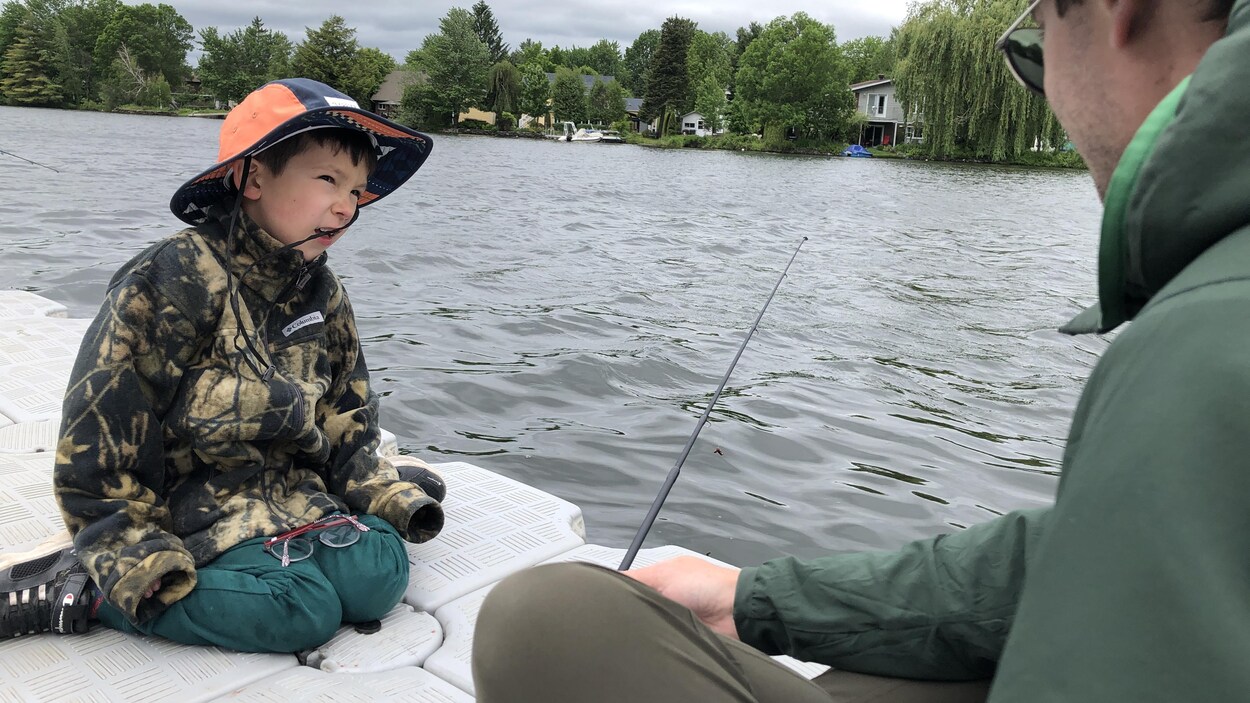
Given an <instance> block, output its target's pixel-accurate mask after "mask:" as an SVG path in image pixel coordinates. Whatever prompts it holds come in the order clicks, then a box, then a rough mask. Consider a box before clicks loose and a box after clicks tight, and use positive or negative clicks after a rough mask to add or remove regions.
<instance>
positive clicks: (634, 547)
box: [617, 237, 807, 571]
mask: <svg viewBox="0 0 1250 703" xmlns="http://www.w3.org/2000/svg"><path fill="white" fill-rule="evenodd" d="M806 241H807V237H803V239H802V240H800V241H799V245H798V246H797V247H795V248H794V253H793V254H791V255H790V261H789V263H787V264H786V267H785V269H783V270H782V271H781V277H780V278H778V279H777V285H775V286H773V292H772V293H769V294H768V300H765V301H764V307H762V308H760V314H759V315H756V316H755V324H753V325H751V329H750V331H748V332H747V336H746V337H744V338H743V340H742V346H740V347H738V353H737V354H734V359H733V361H731V362H729V368H728V369H727V370H726V371H725V377H724V378H722V379H721V382H720V386H719V387H717V389H716V392H715V393H713V394H712V400H711V401H709V402H708V404H707V408H705V409H704V410H703V416H702V417H700V418H699V423H698V424H697V425H695V426H694V432H693V433H691V435H690V439H688V440H686V448H685V449H682V450H681V456H680V457H678V458H677V463H676V464H674V465H673V468H671V469H669V472H668V478H666V479H664V485H663V486H661V487H660V492H659V494H658V495H656V497H655V500H654V501H652V502H651V509H650V510H649V511H647V517H646V518H645V519H644V520H643V521H642V525H640V526H639V527H638V534H636V535H634V542H633V544H631V545H629V550H628V551H626V552H625V558H624V559H623V560H622V561H621V565H620V567H619V568H618V569H617V570H618V571H624V570H626V569H628V568H629V567H630V566H632V565H633V563H634V557H635V556H637V555H638V549H639V548H640V547H642V542H643V540H645V539H646V538H647V533H648V532H650V531H651V525H652V523H654V522H655V518H656V516H657V515H659V514H660V507H661V506H663V505H664V501H665V500H666V499H667V498H668V493H669V491H671V490H673V484H674V483H676V482H677V475H678V474H680V473H681V465H682V464H684V463H686V457H687V456H689V455H690V449H691V448H692V447H693V446H694V441H695V440H696V439H697V438H698V437H699V431H700V430H702V429H703V425H704V424H706V423H707V418H708V416H709V415H711V414H712V408H713V407H715V406H716V401H717V400H719V399H720V394H721V391H723V390H725V384H726V383H729V375H730V374H732V373H733V372H734V367H735V366H737V365H738V359H739V358H741V357H742V352H743V351H744V350H746V348H747V342H749V341H751V335H753V334H755V329H756V328H757V327H759V326H760V320H761V319H763V318H764V311H765V310H767V309H768V304H769V303H771V302H773V296H774V295H777V289H778V288H780V287H781V282H782V281H784V280H785V278H786V273H787V272H789V270H790V264H793V263H794V257H796V256H798V255H799V249H802V248H803V242H806Z"/></svg>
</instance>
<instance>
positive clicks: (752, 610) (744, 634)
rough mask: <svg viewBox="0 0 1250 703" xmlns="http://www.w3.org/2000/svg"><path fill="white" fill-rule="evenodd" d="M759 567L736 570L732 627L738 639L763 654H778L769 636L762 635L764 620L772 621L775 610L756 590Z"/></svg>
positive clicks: (775, 616)
mask: <svg viewBox="0 0 1250 703" xmlns="http://www.w3.org/2000/svg"><path fill="white" fill-rule="evenodd" d="M759 575H760V567H758V566H748V567H746V568H744V569H742V571H740V572H738V585H737V587H736V588H735V589H734V609H733V615H734V627H735V628H737V630H738V639H740V640H742V642H743V643H745V644H749V645H751V646H752V647H755V648H756V649H759V650H762V651H764V653H765V654H780V653H781V652H779V651H770V650H775V649H776V647H775V646H774V643H773V642H772V641H771V640H770V638H766V637H763V636H762V635H763V633H764V632H765V631H766V628H765V627H764V626H763V625H762V623H764V622H768V621H774V620H776V618H777V611H776V609H775V608H773V606H772V603H771V602H770V601H769V599H768V598H766V597H764V596H763V595H760V594H759V593H758V592H757V590H756V581H757V580H758V579H759Z"/></svg>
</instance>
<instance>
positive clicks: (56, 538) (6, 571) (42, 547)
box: [0, 530, 74, 590]
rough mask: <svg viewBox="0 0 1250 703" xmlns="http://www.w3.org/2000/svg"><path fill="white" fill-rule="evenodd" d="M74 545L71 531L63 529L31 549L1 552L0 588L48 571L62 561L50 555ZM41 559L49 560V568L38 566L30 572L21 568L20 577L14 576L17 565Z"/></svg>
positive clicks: (5, 587)
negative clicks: (70, 534) (22, 571)
mask: <svg viewBox="0 0 1250 703" xmlns="http://www.w3.org/2000/svg"><path fill="white" fill-rule="evenodd" d="M73 546H74V541H73V540H72V539H70V536H69V531H67V530H61V531H60V532H58V533H56V534H54V535H52V536H50V537H48V538H46V539H44V540H43V541H41V542H39V543H38V544H36V545H34V546H32V547H30V548H29V549H24V550H22V551H5V552H0V590H2V589H7V587H8V586H13V585H16V584H17V583H18V582H19V581H26V580H28V579H29V578H31V577H32V576H35V575H37V574H44V573H47V572H48V571H49V570H50V569H53V568H55V567H56V566H57V564H58V563H59V562H60V561H61V559H59V558H57V559H51V558H49V557H52V556H53V555H58V554H60V553H61V552H64V551H65V549H66V548H68V547H73ZM41 559H45V560H47V561H48V562H49V564H48V566H47V568H37V569H35V570H33V571H31V572H30V573H20V571H21V570H19V574H18V578H14V574H13V572H14V570H15V569H17V567H19V566H24V565H27V564H32V563H33V562H37V561H39V560H41ZM54 573H55V572H54Z"/></svg>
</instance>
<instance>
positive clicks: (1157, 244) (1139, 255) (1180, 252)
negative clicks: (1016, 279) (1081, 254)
mask: <svg viewBox="0 0 1250 703" xmlns="http://www.w3.org/2000/svg"><path fill="white" fill-rule="evenodd" d="M1247 56H1250V0H1240V1H1239V2H1238V3H1237V4H1236V6H1235V7H1234V8H1233V11H1232V14H1231V16H1230V18H1229V25H1228V32H1227V34H1226V36H1225V37H1224V38H1223V39H1221V40H1220V41H1218V42H1216V43H1215V44H1214V45H1213V46H1212V47H1211V48H1210V50H1209V51H1207V53H1206V56H1205V57H1204V58H1203V59H1202V62H1201V63H1199V64H1198V68H1197V69H1196V70H1195V71H1194V73H1193V75H1192V76H1190V77H1189V78H1187V79H1186V80H1185V81H1183V82H1182V83H1181V84H1180V85H1178V86H1177V87H1176V89H1175V90H1174V91H1173V92H1172V93H1171V94H1170V95H1169V96H1168V97H1167V98H1165V99H1164V100H1163V102H1161V103H1160V104H1159V106H1158V107H1157V108H1156V109H1155V110H1154V112H1152V113H1151V114H1150V116H1149V117H1148V118H1147V119H1146V121H1145V122H1144V123H1143V124H1142V126H1141V128H1140V129H1139V130H1138V133H1137V135H1136V136H1135V137H1134V138H1133V141H1132V142H1131V143H1130V144H1129V146H1128V148H1127V149H1126V150H1125V152H1124V156H1123V157H1122V158H1121V160H1120V164H1119V166H1117V168H1116V171H1115V174H1114V175H1113V176H1112V178H1111V183H1110V184H1109V185H1108V187H1107V194H1106V203H1105V204H1106V212H1105V213H1104V215H1103V225H1102V242H1101V245H1100V249H1099V257H1098V305H1096V306H1094V307H1093V308H1090V309H1089V310H1086V311H1085V312H1083V313H1081V314H1080V315H1078V316H1077V317H1076V318H1075V319H1073V320H1072V321H1071V322H1069V323H1068V324H1067V325H1065V326H1064V327H1063V329H1062V331H1063V332H1067V333H1069V334H1082V333H1087V332H1100V333H1101V332H1108V331H1110V330H1112V329H1114V328H1116V327H1117V326H1119V325H1120V324H1122V323H1124V322H1126V321H1128V320H1131V319H1133V317H1134V316H1135V315H1136V314H1137V313H1138V312H1139V311H1141V309H1142V308H1143V307H1145V305H1146V303H1147V302H1148V301H1149V300H1150V299H1151V298H1152V297H1153V296H1154V295H1155V294H1156V293H1158V292H1159V291H1160V290H1161V289H1162V288H1163V287H1164V286H1165V285H1167V283H1168V282H1169V281H1171V280H1172V278H1173V277H1175V276H1176V275H1177V274H1178V273H1180V272H1181V270H1182V269H1184V268H1185V267H1186V266H1187V265H1189V263H1190V262H1191V261H1193V260H1194V259H1196V258H1197V257H1198V256H1199V255H1200V254H1202V252H1204V251H1206V250H1207V249H1208V248H1209V247H1210V246H1211V245H1213V244H1215V243H1216V242H1218V241H1219V240H1221V239H1223V238H1224V237H1227V236H1228V235H1230V234H1232V233H1233V232H1235V231H1237V230H1239V229H1241V228H1243V227H1246V226H1247V225H1250V139H1245V138H1244V136H1243V134H1244V130H1245V129H1246V125H1245V124H1242V123H1237V122H1230V121H1229V119H1228V116H1229V115H1246V114H1250V62H1247V61H1246V57H1247ZM1234 86H1237V88H1234Z"/></svg>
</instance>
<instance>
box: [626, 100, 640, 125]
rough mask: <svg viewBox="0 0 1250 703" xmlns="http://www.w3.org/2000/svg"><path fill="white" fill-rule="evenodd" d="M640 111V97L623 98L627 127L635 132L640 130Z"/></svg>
mask: <svg viewBox="0 0 1250 703" xmlns="http://www.w3.org/2000/svg"><path fill="white" fill-rule="evenodd" d="M641 112H642V98H625V114H626V115H627V116H628V119H629V127H630V129H632V130H634V131H635V132H641V131H642V127H643V124H644V123H643V121H642V118H641V117H639V116H638V115H639V113H641Z"/></svg>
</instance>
